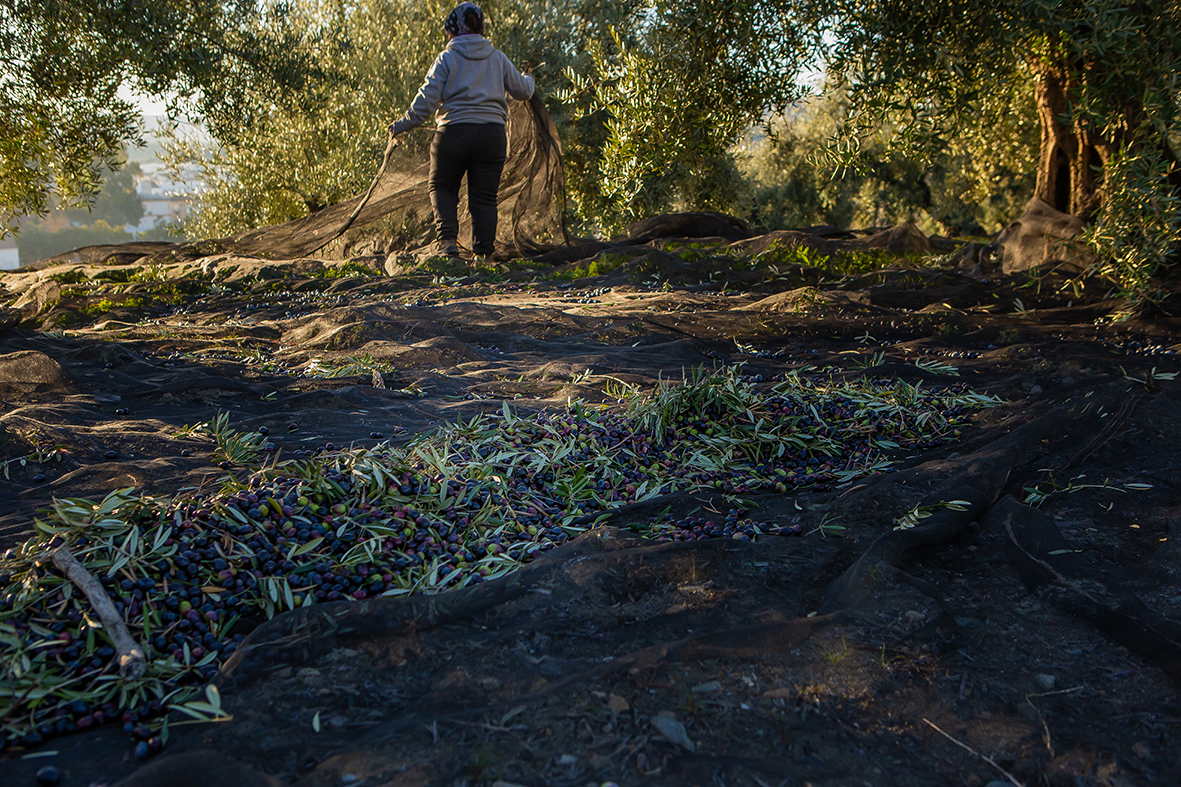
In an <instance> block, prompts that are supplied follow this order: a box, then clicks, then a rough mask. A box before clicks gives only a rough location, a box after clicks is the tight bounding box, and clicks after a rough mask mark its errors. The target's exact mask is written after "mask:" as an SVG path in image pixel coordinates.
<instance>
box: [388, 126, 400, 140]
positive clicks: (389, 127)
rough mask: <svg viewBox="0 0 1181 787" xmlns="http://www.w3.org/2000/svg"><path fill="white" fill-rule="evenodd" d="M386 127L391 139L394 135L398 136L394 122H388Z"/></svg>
mask: <svg viewBox="0 0 1181 787" xmlns="http://www.w3.org/2000/svg"><path fill="white" fill-rule="evenodd" d="M387 129H388V130H389V132H390V139H393V138H394V137H396V136H398V132H397V131H394V124H393V123H390V124H389V126H387Z"/></svg>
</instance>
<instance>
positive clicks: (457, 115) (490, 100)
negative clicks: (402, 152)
mask: <svg viewBox="0 0 1181 787" xmlns="http://www.w3.org/2000/svg"><path fill="white" fill-rule="evenodd" d="M484 24H485V21H484V12H483V11H481V10H480V7H479V6H478V5H476V4H475V3H460V4H459V5H458V6H456V7H455V9H454V10H453V11H452V12H451V13H450V14H449V15H448V16H447V19H446V20H445V21H444V23H443V31H444V32H445V33H446V34H447V47H446V48H445V49H444V50H443V51H442V53H440V54H439V57H438V58H436V59H435V62H434V64H433V65H431V68H430V71H428V72H427V75H426V81H425V82H423V84H422V87H421V88H419V90H418V95H416V96H415V97H414V101H413V102H412V103H411V105H410V109H409V110H407V111H406V114H405V115H403V116H402V117H401V118H399V119H398V120H396V121H394V122H393V123H391V124H390V126H389V132H390V134H391V135H392V136H397V135H398V134H404V133H405V132H407V131H409V130H410V129H412V128H415V127H417V126H420V125H422V124H423V123H424V122H426V120H427V118H429V117H430V116H431V115H432V114H434V113H435V111H436V110H437V111H438V129H437V130H436V131H435V136H434V139H433V140H432V141H431V168H430V181H429V188H430V195H431V207H432V208H433V209H434V213H435V230H436V236H437V238H438V248H439V250H440V251H441V252H442V253H443V254H446V255H447V256H451V257H455V256H458V255H459V218H458V214H459V186H460V182H461V181H462V180H463V178H464V176H465V175H466V176H467V195H468V211H469V212H470V213H471V216H472V251H473V252H474V253H475V254H476V255H479V256H490V255H491V254H492V253H493V250H494V245H495V242H496V218H497V217H496V197H497V192H498V191H499V190H500V176H501V173H502V172H503V171H504V162H505V156H506V153H507V148H508V138H507V136H506V133H505V123H507V122H508V100H507V99H506V98H505V93H506V92H507V93H508V95H510V96H512V97H513V98H515V99H519V100H522V101H524V100H526V99H529V98H531V97H532V96H533V89H534V82H533V76H532V74H531V73H530V71H531V69H530V68H529V64H528V63H522V70H520V71H519V70H517V68H516V66H514V65H513V64H512V62H511V61H510V60H509V59H508V56H507V55H505V54H504V53H503V52H501V51H500V50H499V49H496V48H495V47H494V46H492V44H491V42H489V41H488V39H486V38H485V37H484Z"/></svg>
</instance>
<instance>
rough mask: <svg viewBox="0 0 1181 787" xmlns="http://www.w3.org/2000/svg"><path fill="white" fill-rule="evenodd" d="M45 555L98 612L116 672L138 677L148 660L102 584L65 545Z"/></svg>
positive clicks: (125, 675) (130, 678) (128, 677)
mask: <svg viewBox="0 0 1181 787" xmlns="http://www.w3.org/2000/svg"><path fill="white" fill-rule="evenodd" d="M48 557H49V559H50V560H52V561H53V565H55V566H57V567H58V570H59V571H61V572H62V573H63V574H65V575H66V578H67V579H69V580H70V581H71V582H73V583H74V584H75V585H76V586H77V587H78V589H79V590H81V591H82V592H83V593H84V594H86V599H87V600H88V601H89V602H90V606H91V607H92V608H93V609H94V612H95V614H96V615H98V619H99V620H100V621H102V624H103V628H105V629H106V630H107V635H108V636H109V637H110V638H111V642H112V643H113V644H114V646H115V661H116V663H118V665H119V675H120V676H121V677H122V678H123V679H124V680H138V679H139V678H142V677H143V675H144V670H145V669H147V664H148V660H147V657H146V656H145V655H144V649H143V648H142V647H140V645H139V643H138V642H136V641H135V638H134V637H132V636H131V632H130V631H128V630H127V624H126V623H124V622H123V616H122V615H120V614H119V611H118V610H116V609H115V605H114V604H112V603H111V597H110V596H108V595H107V591H106V588H104V587H103V586H102V584H101V583H100V582H99V581H98V580H97V579H95V578H94V575H93V574H91V573H90V572H89V571H87V570H86V568H85V567H84V566H83V565H82V564H81V563H79V562H78V559H77V558H76V557H74V554H73V553H72V552H70V550H69V549H67V548H66V547H64V546H62V547H58V548H57V549H54V550H53V551H52V552H50V553H49V555H48Z"/></svg>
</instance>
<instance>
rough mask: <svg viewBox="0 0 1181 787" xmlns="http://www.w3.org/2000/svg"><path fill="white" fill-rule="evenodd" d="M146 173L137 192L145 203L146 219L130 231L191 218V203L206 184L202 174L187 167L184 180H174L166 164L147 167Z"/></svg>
mask: <svg viewBox="0 0 1181 787" xmlns="http://www.w3.org/2000/svg"><path fill="white" fill-rule="evenodd" d="M143 173H144V174H143V177H141V178H140V179H139V182H138V183H136V185H135V190H136V193H137V194H139V198H140V199H141V200H142V201H143V204H144V216H143V218H142V219H140V221H139V224H138V225H136V226H134V227H132V226H129V227H128V229H129V230H132V231H134V232H144V231H145V230H149V229H153V228H155V227H159V226H160V225H161V224H177V223H179V222H181V221H184V220H185V219H187V218H188V217H189V210H190V204H191V203H192V200H193V199H194V197H195V196H196V195H197V193H198V192H199V191H200V190H201V188H202V187H203V185H204V184H203V183H202V182H201V180H200V171H199V170H198V169H197V168H196V167H185V169H184V171H182V172H181V173H180V180H173V179H172V178H171V177H170V176H169V175H168V174H167V173H166V172H165V171H164V165H163V164H159V163H149V164H144V165H143Z"/></svg>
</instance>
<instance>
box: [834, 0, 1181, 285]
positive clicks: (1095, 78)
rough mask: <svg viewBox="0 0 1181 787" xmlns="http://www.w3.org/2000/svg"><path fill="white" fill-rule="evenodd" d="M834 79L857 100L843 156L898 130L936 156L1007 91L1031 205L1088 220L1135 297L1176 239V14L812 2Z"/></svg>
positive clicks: (1045, 2)
mask: <svg viewBox="0 0 1181 787" xmlns="http://www.w3.org/2000/svg"><path fill="white" fill-rule="evenodd" d="M815 8H816V9H817V10H818V11H819V12H821V14H822V15H823V17H824V18H825V19H826V25H827V27H828V29H829V31H830V36H829V39H828V40H829V41H830V42H831V48H830V51H829V53H828V66H829V75H830V78H832V79H834V80H836V81H837V82H838V83H839V84H841V85H843V86H844V87H845V88H846V89H847V91H848V95H849V97H850V100H851V110H852V111H851V113H850V120H849V122H848V123H847V124H846V125H845V134H844V139H843V142H842V144H839V145H837V146H835V148H834V149H835V150H837V151H838V153H839V155H840V157H841V158H842V159H843V160H844V161H845V162H847V163H849V164H852V165H855V164H856V162H857V159H858V155H859V146H858V139H859V137H860V133H859V132H860V131H861V130H863V129H866V128H871V127H872V126H873V123H874V121H875V119H879V118H882V117H885V116H891V117H894V118H901V119H902V121H903V122H902V126H901V131H902V133H901V134H900V137H899V138H900V140H902V141H903V142H905V143H906V144H908V145H911V146H912V147H915V148H920V149H921V148H923V147H925V146H926V147H928V148H930V147H931V146H937V145H938V144H939V142H940V140H944V139H946V138H947V137H948V136H950V135H954V134H955V132H956V129H957V128H958V127H959V126H961V125H962V124H964V123H966V122H971V121H972V120H973V119H974V118H976V117H978V116H979V115H980V113H982V112H985V111H987V108H988V106H989V104H990V102H995V100H996V98H997V97H998V96H1005V95H1008V94H1011V93H1012V91H1013V90H1015V89H1017V90H1025V91H1027V93H1028V94H1030V95H1032V97H1033V101H1034V104H1035V106H1036V111H1037V117H1038V121H1039V127H1040V138H1039V144H1038V152H1037V164H1036V185H1035V188H1034V196H1036V197H1038V198H1040V199H1042V200H1044V201H1045V202H1046V203H1048V204H1049V205H1051V206H1052V207H1054V208H1056V209H1058V210H1060V211H1062V212H1065V213H1070V214H1073V215H1075V216H1079V217H1081V218H1083V219H1084V220H1086V221H1088V222H1093V228H1092V230H1091V232H1090V233H1089V236H1088V237H1089V239H1090V240H1091V242H1092V243H1093V244H1095V245H1096V247H1097V248H1098V250H1099V251H1100V252H1101V254H1102V258H1103V259H1104V260H1105V262H1104V266H1105V269H1106V270H1107V272H1108V273H1110V274H1111V275H1112V276H1113V278H1115V279H1116V280H1117V281H1119V282H1120V283H1121V284H1122V285H1123V286H1124V287H1125V288H1126V289H1127V290H1128V291H1129V292H1130V294H1132V295H1133V296H1134V299H1136V298H1143V297H1146V296H1147V295H1149V293H1148V290H1147V286H1148V285H1147V282H1148V281H1149V278H1150V277H1151V275H1152V273H1153V272H1154V271H1155V269H1156V266H1157V265H1159V264H1160V263H1161V262H1162V261H1163V260H1164V258H1165V255H1166V254H1167V253H1168V250H1169V249H1170V248H1171V247H1172V246H1173V245H1174V244H1175V243H1176V242H1177V241H1178V240H1181V207H1179V206H1178V203H1177V200H1176V192H1177V189H1178V187H1181V172H1179V171H1178V168H1177V160H1176V155H1175V152H1174V149H1173V147H1172V145H1171V142H1170V140H1171V139H1172V138H1175V136H1176V133H1177V131H1178V121H1179V119H1181V115H1179V111H1178V103H1177V101H1178V92H1177V81H1176V80H1177V74H1178V73H1181V3H1177V2H1123V0H1095V2H1091V3H1068V2H1060V1H1055V0H1016V1H1015V2H1010V3H991V2H982V0H950V1H949V2H939V3H932V2H929V1H928V0H890V2H885V3H882V2H877V1H876V0H872V1H871V0H820V2H819V3H817V4H816V5H815Z"/></svg>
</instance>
